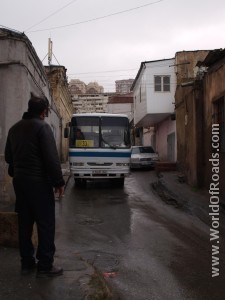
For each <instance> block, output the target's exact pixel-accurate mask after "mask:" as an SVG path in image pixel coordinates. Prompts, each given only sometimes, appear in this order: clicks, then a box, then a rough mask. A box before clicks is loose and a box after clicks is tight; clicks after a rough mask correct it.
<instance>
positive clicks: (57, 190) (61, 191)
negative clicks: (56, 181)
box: [55, 186, 64, 198]
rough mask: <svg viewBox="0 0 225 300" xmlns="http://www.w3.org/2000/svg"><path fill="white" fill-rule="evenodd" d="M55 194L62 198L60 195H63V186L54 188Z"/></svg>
mask: <svg viewBox="0 0 225 300" xmlns="http://www.w3.org/2000/svg"><path fill="white" fill-rule="evenodd" d="M55 194H56V195H57V194H58V195H57V196H58V197H59V198H62V196H63V195H64V186H60V187H57V188H55Z"/></svg>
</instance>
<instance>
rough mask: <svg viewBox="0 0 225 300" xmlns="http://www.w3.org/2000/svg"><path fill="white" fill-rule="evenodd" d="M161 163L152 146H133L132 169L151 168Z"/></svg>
mask: <svg viewBox="0 0 225 300" xmlns="http://www.w3.org/2000/svg"><path fill="white" fill-rule="evenodd" d="M157 161H159V155H158V153H156V152H155V151H154V149H153V148H152V147H151V146H132V148H131V160H130V168H131V169H134V168H150V167H154V166H155V163H156V162H157Z"/></svg>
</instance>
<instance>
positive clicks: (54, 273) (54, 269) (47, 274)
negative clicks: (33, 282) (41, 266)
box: [37, 266, 63, 278]
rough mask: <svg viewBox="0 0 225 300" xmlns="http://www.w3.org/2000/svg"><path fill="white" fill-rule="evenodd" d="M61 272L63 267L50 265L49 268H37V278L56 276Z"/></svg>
mask: <svg viewBox="0 0 225 300" xmlns="http://www.w3.org/2000/svg"><path fill="white" fill-rule="evenodd" d="M62 274H63V269H62V268H59V267H54V266H52V268H51V269H49V270H37V278H47V277H56V276H60V275H62Z"/></svg>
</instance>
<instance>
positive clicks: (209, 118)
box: [175, 49, 225, 205]
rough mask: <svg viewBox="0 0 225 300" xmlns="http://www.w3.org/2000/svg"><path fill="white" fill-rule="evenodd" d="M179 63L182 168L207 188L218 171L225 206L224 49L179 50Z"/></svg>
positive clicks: (178, 119)
mask: <svg viewBox="0 0 225 300" xmlns="http://www.w3.org/2000/svg"><path fill="white" fill-rule="evenodd" d="M185 62H186V66H185V68H183V67H182V69H181V68H180V67H179V66H181V64H182V65H183V66H184V63H185ZM176 63H177V72H178V73H179V74H180V75H181V77H182V78H183V79H182V80H180V84H179V85H178V86H177V90H176V97H175V98H176V122H177V151H178V164H179V168H180V170H181V171H182V172H183V173H184V175H185V178H186V181H187V182H188V183H189V184H191V185H193V186H197V187H204V188H206V189H210V183H213V174H214V172H218V173H215V176H214V177H218V178H219V181H218V182H217V184H218V187H219V190H218V192H219V193H218V194H219V196H220V201H221V202H222V203H223V204H224V205H225V171H224V170H225V169H224V165H225V117H224V116H225V100H224V99H225V81H224V78H225V50H224V49H223V50H221V49H218V50H213V51H208V50H201V51H188V52H185V53H183V52H178V53H177V54H176ZM196 70H197V71H196ZM184 73H185V74H188V76H187V75H182V74H184ZM214 156H215V159H213V157H214ZM214 165H215V168H214V169H213V167H214Z"/></svg>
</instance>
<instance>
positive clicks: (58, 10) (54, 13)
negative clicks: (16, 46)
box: [24, 0, 77, 32]
mask: <svg viewBox="0 0 225 300" xmlns="http://www.w3.org/2000/svg"><path fill="white" fill-rule="evenodd" d="M75 1H77V0H73V1H71V2H69V3H68V4H66V5H64V6H63V7H61V8H59V9H57V10H56V11H55V12H53V13H51V14H50V15H49V16H47V17H45V18H44V19H42V20H41V21H39V22H38V23H35V24H34V25H32V26H30V27H29V28H27V29H26V30H25V31H24V32H26V31H27V30H30V29H31V28H34V27H35V26H37V25H39V24H41V23H43V22H44V21H45V20H47V19H49V18H50V17H52V16H54V15H56V14H57V13H58V12H60V11H61V10H63V9H64V8H66V7H67V6H69V5H71V4H72V3H74V2H75Z"/></svg>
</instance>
